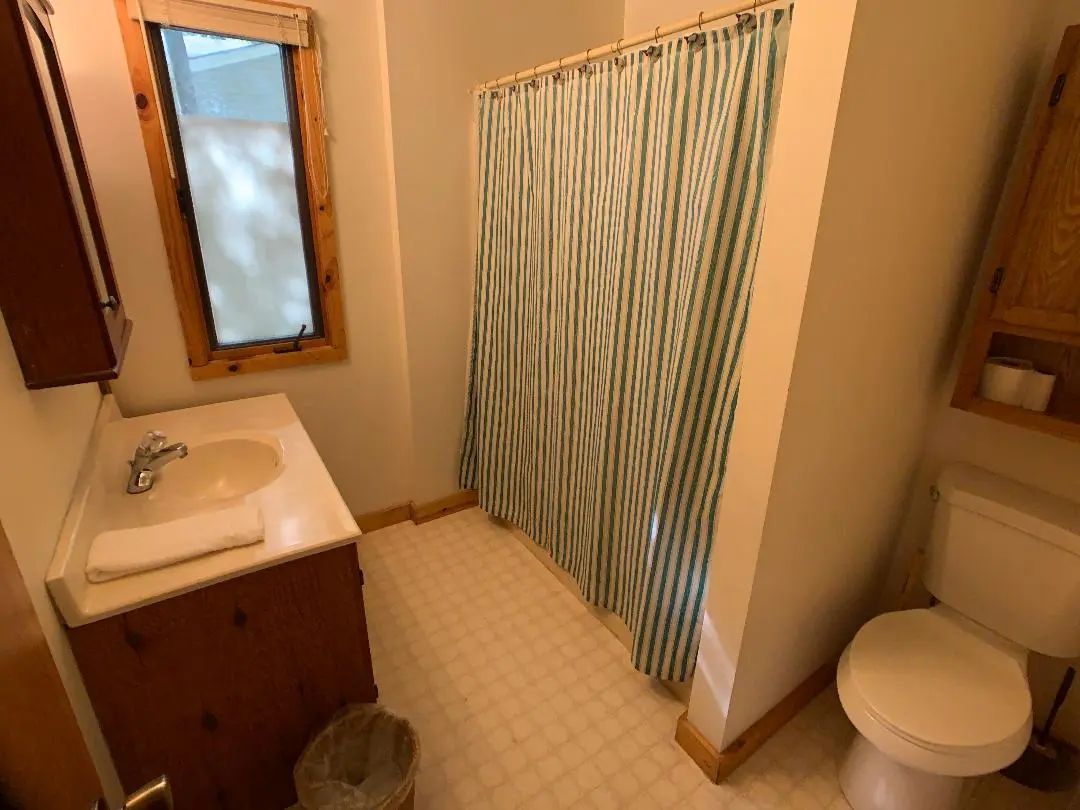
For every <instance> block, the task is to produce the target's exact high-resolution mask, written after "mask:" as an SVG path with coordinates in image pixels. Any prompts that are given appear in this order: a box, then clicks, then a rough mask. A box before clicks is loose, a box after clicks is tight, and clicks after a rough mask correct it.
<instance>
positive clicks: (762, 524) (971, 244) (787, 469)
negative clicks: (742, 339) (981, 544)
mask: <svg viewBox="0 0 1080 810" xmlns="http://www.w3.org/2000/svg"><path fill="white" fill-rule="evenodd" d="M814 10H815V6H811V5H809V4H806V5H804V6H801V7H800V9H799V13H797V14H796V19H795V23H794V25H793V28H792V48H791V57H790V59H791V61H789V64H788V69H787V74H786V75H787V77H789V80H790V78H791V77H794V76H796V75H798V73H799V69H798V67H797V66H796V63H795V61H794V59H795V56H796V53H797V50H796V48H797V40H796V37H799V36H801V35H804V34H805V33H806V31H805V29H801V27H802V26H804V25H805V24H806V22H807V18H810V17H811V12H812V11H814ZM1038 10H1039V9H1034V10H1033V9H1032V7H1031V4H1030V3H1028V2H1026V1H1025V0H993V1H992V2H979V1H977V0H964V2H958V3H953V4H948V5H944V6H943V5H941V4H940V3H937V2H930V0H877V1H876V2H862V3H859V5H858V10H857V13H856V15H855V22H854V27H853V29H852V36H851V43H850V51H849V53H848V62H847V67H846V72H845V74H844V79H843V92H842V96H841V101H840V107H839V114H838V117H837V121H836V130H835V137H834V141H833V143H832V146H831V155H830V157H829V166H828V176H827V180H826V185H825V193H824V199H823V202H822V205H821V210H820V221H819V222H818V223H817V232H816V236H815V240H814V242H813V248H812V250H813V259H812V265H811V267H810V273H809V284H808V287H807V289H806V297H805V302H804V309H803V311H802V316H801V323H800V325H799V332H798V342H797V346H796V349H795V356H794V364H793V365H792V366H788V367H789V368H790V377H785V376H784V375H785V372H786V367H785V365H784V363H783V362H781V360H783V359H785V358H787V357H790V354H786V353H787V352H788V349H789V346H790V339H789V338H790V335H789V331H790V328H791V323H790V318H791V317H792V314H793V312H794V314H795V316H796V317H798V314H797V310H796V308H795V307H792V306H787V305H786V304H785V301H784V299H783V297H782V295H781V294H780V293H779V292H778V288H779V287H780V286H781V285H782V283H783V279H784V278H785V274H786V276H787V277H789V278H792V279H793V283H794V286H795V287H796V288H798V287H799V284H800V282H801V281H802V278H803V277H802V275H801V273H802V267H803V266H802V265H801V264H795V263H794V262H792V261H790V260H788V261H780V259H783V258H785V257H786V256H787V254H789V253H790V246H785V247H783V248H778V247H776V246H775V245H773V244H772V242H773V241H774V240H777V239H780V240H784V239H787V232H788V231H789V230H790V229H791V227H792V226H793V223H785V227H783V228H781V227H780V222H781V221H783V220H784V219H786V217H787V213H786V212H787V211H788V209H789V207H790V206H792V205H794V204H795V202H797V199H798V198H797V195H798V194H799V193H800V192H799V191H798V189H795V190H794V191H792V190H791V189H790V188H788V187H787V184H786V183H784V182H783V181H781V180H780V179H779V178H777V176H776V175H777V174H778V173H779V172H780V171H781V165H782V160H784V158H783V155H782V154H781V143H782V139H784V138H785V137H793V135H792V131H791V129H787V128H788V127H790V126H791V125H792V123H793V122H797V121H799V120H801V119H797V118H796V117H795V116H788V117H786V118H785V110H784V107H783V105H784V104H788V103H789V102H790V103H791V105H792V106H794V105H795V100H794V99H791V98H789V97H788V94H789V93H792V92H794V91H795V90H796V89H797V87H798V85H795V86H792V84H786V85H785V88H784V98H783V100H782V102H781V103H782V107H781V118H780V120H779V128H778V134H777V146H776V155H775V162H774V165H773V177H772V178H771V179H770V186H769V198H768V213H767V215H766V221H765V234H764V237H763V242H762V247H761V263H760V265H759V275H758V286H757V288H756V290H755V297H754V306H753V309H752V312H751V316H750V326H749V329H750V331H749V333H748V336H747V344H746V354H745V358H744V363H745V365H744V369H745V371H744V377H743V385H742V388H741V390H740V398H739V411H738V413H737V415H736V423H735V435H734V437H733V444H732V450H731V456H730V460H729V464H728V470H727V483H726V491H725V498H724V502H723V507H722V509H721V513H720V517H719V526H718V530H717V540H716V547H715V551H714V557H713V561H712V571H713V581H712V582H711V583H710V591H709V596H708V611H709V618H707V620H706V625H705V633H706V636H708V634H710V633H711V632H716V631H715V626H716V625H724V624H725V623H726V624H728V625H730V624H731V623H732V622H735V623H739V621H740V620H741V623H742V624H741V627H739V628H738V632H737V633H736V632H734V631H730V630H729V631H728V632H727V633H726V634H725V633H718V634H717V635H718V637H719V638H720V639H726V642H725V643H722V644H719V645H716V646H717V649H716V650H714V651H713V656H712V660H711V661H710V662H708V663H709V664H710V665H711V667H712V668H713V669H717V668H719V667H720V666H721V665H722V662H723V661H724V660H727V661H729V662H733V663H737V670H735V676H734V682H733V684H726V683H725V684H724V687H725V688H723V689H721V690H719V692H718V693H716V694H714V695H713V696H712V700H706V696H705V695H704V694H701V695H699V694H698V689H697V684H695V693H694V696H693V697H692V698H691V719H692V720H694V721H695V722H696V723H697V722H698V719H700V720H701V722H703V723H705V724H706V725H707V730H706V733H707V734H709V735H710V739H713V741H714V742H715V743H717V744H719V745H721V746H723V745H726V744H728V743H730V742H731V740H733V739H734V738H735V737H736V736H737V735H738V734H739V733H741V732H742V731H743V730H745V728H746V727H747V726H749V725H750V724H751V723H753V722H754V721H755V720H757V719H758V718H759V717H760V716H761V715H762V714H763V713H764V712H765V711H767V710H768V709H769V708H770V707H772V706H773V705H775V703H776V702H778V701H779V700H780V699H781V698H782V697H783V696H784V695H785V694H787V693H788V692H790V691H791V690H792V689H793V688H794V687H795V686H796V685H797V684H798V683H799V682H800V681H802V680H803V679H804V678H805V677H806V676H807V675H809V674H810V673H811V672H812V671H813V670H814V669H816V668H817V667H818V666H820V665H821V664H823V663H825V662H826V661H828V660H830V658H831V657H832V656H834V655H836V654H837V653H839V651H840V649H841V648H842V647H843V646H844V645H845V644H846V643H847V642H848V641H849V640H850V638H851V636H852V635H853V633H854V632H855V631H856V630H857V629H858V627H859V625H860V624H861V623H862V622H863V621H864V620H865V619H866V618H867V616H868V615H869V613H870V612H871V610H872V608H873V607H874V606H875V599H874V597H875V595H876V591H877V589H878V588H879V587H880V582H881V580H882V578H883V576H884V573H885V568H886V566H887V564H888V561H889V559H890V557H891V552H892V548H893V544H894V541H895V538H896V534H897V527H898V526H899V523H900V519H901V516H902V515H903V511H904V508H905V505H906V503H907V501H908V498H909V496H910V493H911V492H912V489H913V484H914V481H915V479H916V477H917V471H918V467H919V457H920V453H921V448H922V444H923V435H924V431H925V429H926V425H927V421H928V418H929V415H930V413H931V410H932V406H933V405H934V404H936V401H937V400H936V396H937V392H938V391H939V390H940V387H941V385H942V381H943V379H944V378H945V376H946V375H947V369H948V366H949V363H950V360H951V356H952V350H953V346H954V342H955V337H956V334H957V331H958V328H959V323H960V321H961V320H962V312H963V309H964V307H965V305H966V300H967V290H968V285H969V282H970V279H971V278H972V275H973V273H974V271H975V270H976V268H977V265H978V262H979V257H980V255H981V252H982V246H983V244H984V243H985V239H986V234H987V232H988V228H989V224H990V219H991V217H992V215H993V211H994V209H995V207H996V205H997V201H998V196H999V193H1000V189H1001V186H1002V183H1003V180H1004V174H1005V170H1006V168H1007V166H1008V164H1009V161H1010V159H1011V155H1012V151H1013V148H1014V145H1015V141H1016V137H1017V134H1018V131H1019V128H1020V124H1021V121H1022V119H1023V113H1024V110H1025V108H1026V105H1027V99H1028V98H1029V96H1030V94H1031V90H1032V87H1033V82H1034V79H1035V76H1036V74H1037V72H1038V68H1039V65H1040V62H1041V60H1042V50H1043V37H1044V23H1045V20H1044V17H1043V16H1042V15H1040V14H1039V13H1036V12H1038ZM976 16H977V18H978V20H979V25H977V26H972V25H970V24H969V21H970V20H971V19H972V18H973V17H976ZM928 20H932V21H933V24H931V25H928V24H927V21H928ZM817 34H818V35H821V36H823V35H825V33H824V32H820V31H819V32H817ZM818 45H819V48H820V50H818V51H816V54H817V56H816V58H818V59H835V58H836V57H835V55H829V54H827V53H824V52H823V51H824V49H825V47H826V45H825V43H823V42H820V41H819V43H818ZM796 128H798V126H797V124H796ZM799 137H801V133H800V134H799ZM813 145H815V146H817V145H818V141H817V140H816V139H815V140H814V141H813ZM799 170H800V171H806V167H799ZM777 188H781V189H783V191H782V192H781V193H779V194H774V190H775V189H777ZM788 192H790V193H791V194H794V195H796V197H795V198H794V199H793V198H792V197H789V196H788ZM801 193H803V194H804V195H813V194H816V193H817V189H816V188H815V187H814V186H813V185H811V184H808V185H807V186H806V189H805V191H803V192H801ZM777 208H781V211H777ZM774 217H775V218H776V219H774ZM790 295H791V296H792V297H794V296H795V295H796V293H795V292H792V293H790ZM775 330H779V331H780V334H781V340H780V341H777V340H776V339H775V337H774V334H775ZM786 386H789V387H788V388H787V391H786V395H785V391H784V388H785V387H786ZM785 400H786V401H785ZM781 408H782V409H783V416H782V422H781V421H779V413H780V412H781ZM781 424H782V427H781V428H780V432H779V441H778V442H776V440H775V437H776V431H777V427H778V425H781ZM750 561H752V562H750ZM717 572H721V573H717ZM745 576H751V577H752V580H753V583H752V591H751V592H750V593H748V594H747V595H746V596H745V597H744V596H743V595H742V594H740V595H739V598H740V599H742V601H741V603H740V604H733V599H732V597H731V596H730V594H729V591H730V586H732V584H733V583H732V582H731V580H732V577H745ZM734 587H736V588H741V589H742V591H743V592H745V591H747V590H751V589H750V586H747V585H746V584H745V583H741V584H740V583H735V584H734ZM740 608H741V612H740ZM710 623H711V624H712V625H713V626H712V627H711V626H710ZM733 641H734V642H735V643H734V644H733V643H732V642H733ZM720 649H722V650H723V652H722V653H720V652H718V651H717V650H720ZM704 650H705V642H703V653H702V656H701V657H699V665H700V664H702V663H706V653H705V652H704ZM698 680H699V681H701V682H704V679H701V678H699V679H698ZM710 710H711V711H710Z"/></svg>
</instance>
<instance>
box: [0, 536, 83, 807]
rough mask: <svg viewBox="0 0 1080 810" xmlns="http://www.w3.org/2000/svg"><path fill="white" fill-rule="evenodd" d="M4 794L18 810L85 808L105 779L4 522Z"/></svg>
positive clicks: (0, 593)
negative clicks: (73, 706)
mask: <svg viewBox="0 0 1080 810" xmlns="http://www.w3.org/2000/svg"><path fill="white" fill-rule="evenodd" d="M0 685H2V686H0V718H3V719H2V721H0V796H2V797H3V798H4V799H5V800H6V801H7V802H8V803H10V804H11V805H12V806H14V807H17V808H19V810H57V808H69V807H70V808H73V809H74V810H85V808H87V807H89V806H90V804H91V802H93V801H94V800H95V799H98V798H100V797H101V795H102V791H101V783H100V782H99V781H98V776H97V772H96V771H95V770H94V765H93V762H92V761H91V760H90V754H89V753H88V752H87V750H86V744H85V743H84V742H83V736H82V732H81V731H80V730H79V726H78V723H77V722H76V720H75V713H74V712H73V711H72V709H71V704H70V703H69V702H68V697H67V692H66V691H65V689H64V684H63V682H62V681H61V680H60V673H59V672H58V671H57V669H56V664H55V663H53V658H52V654H51V653H50V651H49V645H48V643H47V642H46V640H45V636H44V634H43V633H42V632H41V625H40V624H39V623H38V619H37V614H36V613H35V612H34V607H33V605H32V604H31V602H30V595H29V594H28V593H27V591H26V585H25V583H24V582H23V578H22V574H21V573H20V572H19V567H18V565H17V564H16V563H15V558H14V556H12V553H11V546H10V545H8V540H7V537H6V536H5V535H4V530H3V527H2V526H0Z"/></svg>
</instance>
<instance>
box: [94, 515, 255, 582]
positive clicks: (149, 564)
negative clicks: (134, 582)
mask: <svg viewBox="0 0 1080 810" xmlns="http://www.w3.org/2000/svg"><path fill="white" fill-rule="evenodd" d="M263 538H264V533H263V520H262V512H260V511H259V509H258V507H256V506H247V505H244V506H235V507H230V508H228V509H220V510H218V511H216V512H207V513H205V514H201V515H194V516H192V517H186V518H181V519H180V520H173V521H170V522H169V523H159V524H157V525H155V526H144V527H142V528H138V529H116V530H114V531H108V532H102V533H101V534H99V535H98V536H97V537H95V538H94V542H93V543H91V545H90V553H89V555H88V556H87V558H86V578H87V579H88V580H90V581H91V582H106V581H108V580H110V579H118V578H119V577H125V576H128V575H129V574H137V573H139V572H141V571H153V570H154V569H156V568H164V567H165V566H167V565H174V564H175V563H178V562H183V561H184V560H190V559H193V558H195V557H202V556H204V555H206V554H213V553H214V552H215V551H223V550H224V549H228V548H237V547H238V546H249V545H251V544H252V543H259V542H262V540H263Z"/></svg>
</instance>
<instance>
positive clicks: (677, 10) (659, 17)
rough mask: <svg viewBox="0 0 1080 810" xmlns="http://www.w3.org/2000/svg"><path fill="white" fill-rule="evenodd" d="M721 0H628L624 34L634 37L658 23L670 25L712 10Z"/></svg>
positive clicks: (721, 3)
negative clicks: (700, 12) (708, 0)
mask: <svg viewBox="0 0 1080 810" xmlns="http://www.w3.org/2000/svg"><path fill="white" fill-rule="evenodd" d="M721 5H728V4H727V3H725V2H721V0H713V1H712V2H707V0H626V6H625V11H624V14H623V33H622V36H626V37H632V36H636V35H637V34H642V33H645V32H646V31H651V30H652V29H654V28H656V26H658V25H670V24H671V23H674V22H679V20H688V19H690V18H691V17H696V16H697V13H698V12H699V11H711V10H712V9H714V8H718V7H719V6H721Z"/></svg>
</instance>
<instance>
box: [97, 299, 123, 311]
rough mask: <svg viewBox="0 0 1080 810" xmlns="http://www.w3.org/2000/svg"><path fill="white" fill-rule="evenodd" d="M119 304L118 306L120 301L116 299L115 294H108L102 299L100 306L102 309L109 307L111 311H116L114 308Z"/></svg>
mask: <svg viewBox="0 0 1080 810" xmlns="http://www.w3.org/2000/svg"><path fill="white" fill-rule="evenodd" d="M119 306H120V302H119V301H117V300H116V296H115V295H110V296H109V297H108V298H106V299H105V300H104V301H102V302H101V308H102V309H110V310H112V311H113V312H116V310H117V309H118V308H119Z"/></svg>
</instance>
